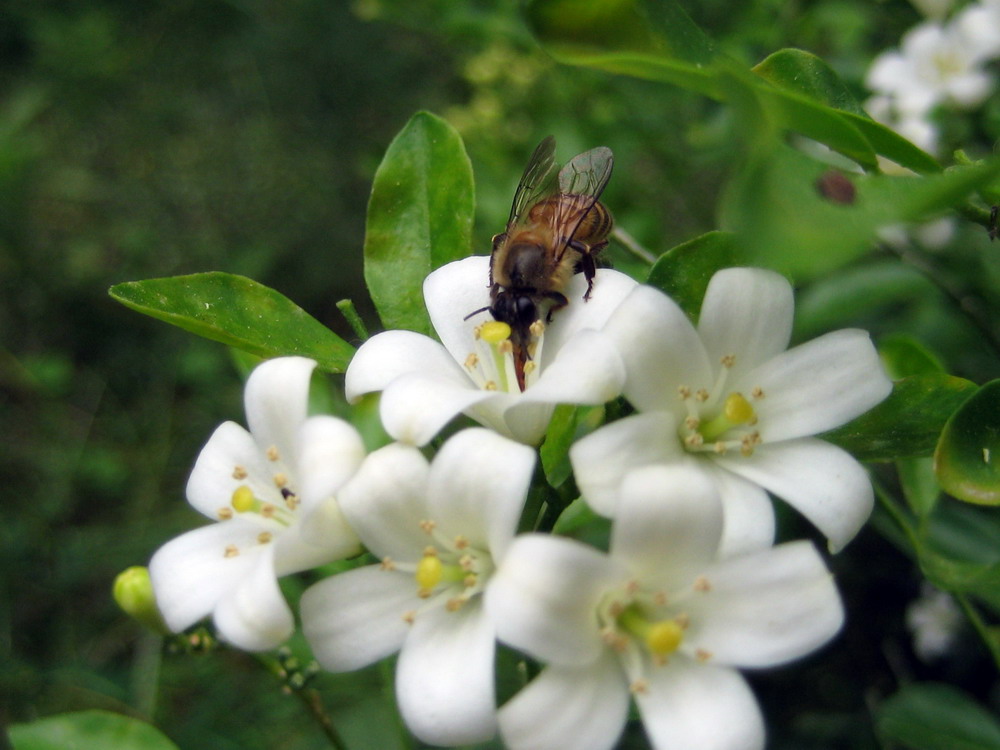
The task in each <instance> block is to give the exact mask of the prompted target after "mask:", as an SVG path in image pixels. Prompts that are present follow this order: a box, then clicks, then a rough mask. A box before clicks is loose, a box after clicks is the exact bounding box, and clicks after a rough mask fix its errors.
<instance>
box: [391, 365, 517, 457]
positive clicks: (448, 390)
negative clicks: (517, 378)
mask: <svg viewBox="0 0 1000 750" xmlns="http://www.w3.org/2000/svg"><path fill="white" fill-rule="evenodd" d="M459 375H460V377H447V378H446V377H441V376H440V375H438V374H436V373H431V374H425V373H423V372H411V373H409V374H407V375H401V376H400V377H398V378H396V379H395V380H394V381H392V383H390V384H389V385H388V387H386V389H385V390H384V391H383V392H382V401H381V403H380V405H379V414H380V415H381V416H382V424H383V425H384V426H385V430H386V432H388V433H389V434H390V435H392V436H393V437H394V438H396V440H401V441H403V442H405V443H410V444H411V445H426V444H427V443H428V442H430V440H431V438H433V437H434V436H435V435H437V433H438V432H439V431H440V430H441V428H442V427H444V426H445V425H446V424H447V423H448V422H449V421H451V420H452V419H453V418H454V417H456V416H457V415H458V414H460V413H461V412H463V411H466V412H467V413H468V414H469V416H471V417H472V418H473V419H477V418H479V416H480V415H481V413H482V412H480V411H478V410H477V409H476V408H475V407H476V405H477V404H481V403H483V402H491V401H499V402H501V403H505V402H506V401H508V400H510V401H512V400H513V399H514V396H511V395H509V394H506V393H502V392H498V391H487V390H480V389H479V388H476V386H475V385H473V383H472V381H471V380H469V379H468V378H467V377H465V375H464V374H461V373H459ZM489 413H490V412H488V411H487V412H486V414H487V415H489ZM484 421H485V420H484ZM489 426H490V427H499V428H501V429H502V427H503V424H502V423H501V424H500V425H494V424H489Z"/></svg>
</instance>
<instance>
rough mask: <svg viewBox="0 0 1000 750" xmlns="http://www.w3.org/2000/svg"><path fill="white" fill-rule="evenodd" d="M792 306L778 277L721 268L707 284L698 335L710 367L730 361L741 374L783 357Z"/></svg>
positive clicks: (787, 290) (759, 271)
mask: <svg viewBox="0 0 1000 750" xmlns="http://www.w3.org/2000/svg"><path fill="white" fill-rule="evenodd" d="M794 312H795V303H794V300H793V298H792V286H791V284H789V283H788V281H787V280H786V279H785V277H784V276H781V275H780V274H777V273H774V272H773V271H765V270H763V269H760V268H727V269H724V270H722V271H719V272H718V273H716V274H715V275H714V276H713V277H712V279H711V281H709V282H708V289H707V290H706V291H705V300H704V302H702V305H701V315H700V316H699V318H698V333H699V335H700V336H701V340H702V342H704V344H705V349H706V351H707V352H708V356H709V358H710V360H711V361H712V362H718V361H719V360H720V359H721V358H722V357H723V356H725V355H729V354H733V355H736V362H737V366H738V367H739V368H740V370H741V371H746V370H749V369H752V368H754V367H756V366H757V365H759V364H760V363H762V362H766V361H767V360H769V359H770V358H771V357H774V356H775V355H777V354H780V353H781V352H783V351H785V349H786V348H788V341H789V339H790V338H791V336H792V318H793V316H794Z"/></svg>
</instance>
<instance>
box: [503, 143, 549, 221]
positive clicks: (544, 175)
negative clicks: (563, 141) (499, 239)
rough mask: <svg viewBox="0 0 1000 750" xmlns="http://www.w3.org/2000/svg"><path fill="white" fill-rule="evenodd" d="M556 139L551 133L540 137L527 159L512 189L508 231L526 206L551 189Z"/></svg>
mask: <svg viewBox="0 0 1000 750" xmlns="http://www.w3.org/2000/svg"><path fill="white" fill-rule="evenodd" d="M555 152H556V139H555V138H553V137H552V136H551V135H549V136H546V137H545V138H543V139H542V142H541V143H539V144H538V146H536V147H535V150H534V151H533V152H532V154H531V158H530V159H528V166H526V167H525V168H524V174H522V175H521V181H520V182H519V183H517V190H515V191H514V202H513V203H512V204H511V207H510V217H509V218H508V219H507V229H508V231H509V230H510V229H511V228H513V226H514V224H515V223H516V222H517V221H518V220H519V219H520V218H521V217H522V216H523V215H524V211H525V209H526V208H529V207H530V206H533V205H534V204H535V203H537V202H538V200H539V199H540V198H541V196H542V195H544V194H546V193H548V192H550V191H552V189H553V185H552V182H553V180H552V178H553V174H552V170H553V168H554V167H555V159H554V157H555Z"/></svg>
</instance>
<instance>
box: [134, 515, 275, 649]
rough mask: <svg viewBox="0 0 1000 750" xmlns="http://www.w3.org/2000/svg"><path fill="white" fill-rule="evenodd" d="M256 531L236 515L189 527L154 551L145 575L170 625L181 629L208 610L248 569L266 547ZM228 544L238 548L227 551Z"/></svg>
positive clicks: (229, 546) (174, 629)
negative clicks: (236, 551)
mask: <svg viewBox="0 0 1000 750" xmlns="http://www.w3.org/2000/svg"><path fill="white" fill-rule="evenodd" d="M259 533H260V528H259V527H258V526H257V525H255V524H251V523H246V522H244V521H242V520H240V519H238V518H236V519H233V520H231V521H225V522H223V523H214V524H211V525H210V526H202V527H201V528H198V529H194V530H193V531H188V532H187V533H185V534H181V535H180V536H179V537H176V538H175V539H171V540H170V541H169V542H167V543H166V544H164V545H163V546H162V547H160V548H159V549H158V550H157V551H156V553H155V554H154V555H153V558H152V560H150V562H149V577H150V580H151V581H152V583H153V591H154V592H155V593H156V605H157V607H159V609H160V613H161V614H162V615H163V619H164V620H165V621H166V623H167V625H168V626H169V627H170V629H171V630H173V631H175V632H180V631H181V630H184V629H185V628H187V627H190V626H191V625H193V624H194V623H196V622H197V621H198V620H200V619H201V618H203V617H206V616H207V615H209V614H210V613H211V612H212V611H213V610H214V609H215V607H216V606H217V605H218V603H219V601H220V600H221V599H222V598H223V597H224V596H226V595H227V594H228V593H229V592H230V591H232V590H233V589H235V588H236V587H237V586H238V585H239V584H240V581H242V580H243V579H244V578H246V577H247V576H248V575H249V574H250V571H251V569H252V568H253V566H254V564H255V562H256V558H257V557H258V556H260V555H261V554H263V551H264V549H265V548H264V547H263V546H261V545H259V544H257V534H259ZM231 545H232V547H231ZM227 548H230V549H231V548H235V549H238V550H239V551H240V554H236V555H232V554H230V555H229V556H227V555H226V551H227Z"/></svg>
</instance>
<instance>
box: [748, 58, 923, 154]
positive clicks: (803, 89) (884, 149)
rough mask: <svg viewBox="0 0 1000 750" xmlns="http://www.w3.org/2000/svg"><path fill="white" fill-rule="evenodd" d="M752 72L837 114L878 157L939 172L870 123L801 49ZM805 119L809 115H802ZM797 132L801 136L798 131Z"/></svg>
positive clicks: (824, 68) (847, 92) (916, 150)
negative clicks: (854, 129) (859, 135)
mask: <svg viewBox="0 0 1000 750" xmlns="http://www.w3.org/2000/svg"><path fill="white" fill-rule="evenodd" d="M753 72H754V73H756V74H757V75H759V76H760V77H761V78H763V79H765V80H766V81H768V82H770V83H772V84H774V86H776V87H777V88H779V89H782V90H783V91H785V92H788V93H790V94H798V95H800V96H804V97H806V98H807V99H810V100H812V101H814V102H818V103H821V104H824V105H826V106H828V107H831V108H832V109H835V110H837V111H838V114H839V115H840V116H841V117H842V118H843V120H844V121H845V122H846V123H848V124H850V125H851V126H853V127H854V128H856V129H857V130H858V132H859V133H860V134H861V136H862V137H864V138H865V139H866V140H867V141H868V143H869V145H870V146H871V148H872V149H873V150H874V151H875V152H876V153H879V154H882V155H883V156H885V157H887V158H888V159H891V160H892V161H895V162H897V163H899V164H903V165H906V166H907V167H909V168H910V169H913V170H914V171H916V172H938V171H940V169H941V168H940V166H939V165H938V163H937V162H936V161H935V160H934V158H933V157H932V156H931V155H930V154H927V153H925V152H924V151H921V150H920V149H919V148H917V147H916V146H914V145H913V144H912V143H910V142H909V141H908V140H906V139H905V138H903V137H902V136H900V135H899V134H898V133H896V132H895V131H893V130H891V129H890V128H887V127H886V126H885V125H882V124H881V123H878V122H875V121H874V120H872V119H871V118H870V117H869V116H868V114H867V113H866V112H865V111H864V109H862V107H861V105H860V104H859V103H858V101H857V99H855V98H854V96H853V94H851V92H850V90H849V89H848V88H847V86H846V84H845V83H844V82H843V81H842V80H841V79H840V77H839V76H838V75H837V74H836V72H834V70H833V69H832V68H831V67H830V66H829V65H827V64H826V62H825V61H824V60H822V59H821V58H819V57H817V56H816V55H813V54H811V53H809V52H805V51H804V50H800V49H783V50H778V51H777V52H775V53H773V54H771V55H769V56H768V57H767V58H765V59H764V60H763V61H761V62H760V63H758V64H757V65H756V66H754V68H753ZM803 115H804V116H806V117H808V116H809V115H808V113H803ZM797 129H798V130H799V132H804V131H803V130H801V128H797Z"/></svg>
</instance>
